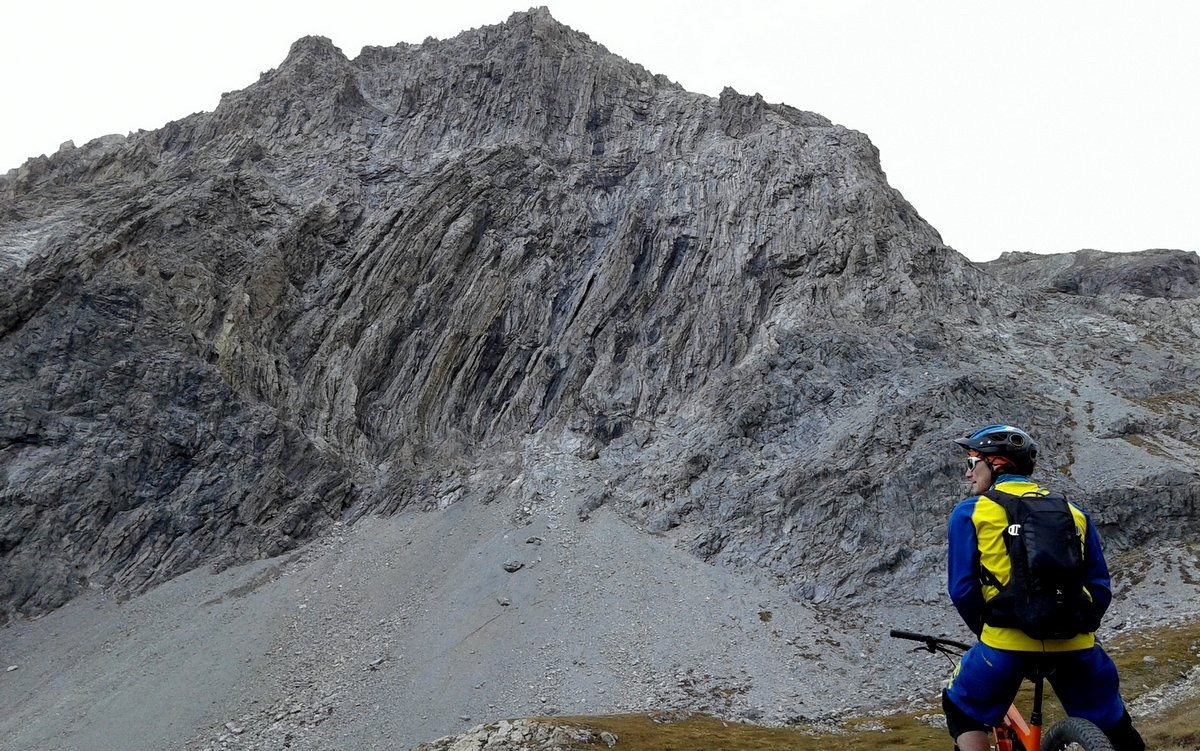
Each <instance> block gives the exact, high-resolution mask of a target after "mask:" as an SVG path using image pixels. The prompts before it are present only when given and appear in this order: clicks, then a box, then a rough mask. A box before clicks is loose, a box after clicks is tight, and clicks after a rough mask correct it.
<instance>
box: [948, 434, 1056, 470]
mask: <svg viewBox="0 0 1200 751" xmlns="http://www.w3.org/2000/svg"><path fill="white" fill-rule="evenodd" d="M954 442H955V443H957V444H958V445H959V446H962V447H963V448H965V449H968V450H970V449H973V450H975V451H978V452H979V453H980V454H983V455H984V456H1007V457H1011V458H1013V459H1016V460H1021V459H1028V460H1029V462H1030V463H1031V464H1032V463H1033V462H1035V461H1037V450H1038V447H1037V442H1036V441H1034V440H1033V438H1031V437H1030V436H1029V434H1028V433H1026V432H1025V431H1024V430H1021V429H1020V428H1014V427H1013V426H1011V425H988V426H987V427H986V428H980V429H979V430H976V431H975V432H974V433H971V434H970V435H968V436H965V437H963V438H956V439H955V440H954Z"/></svg>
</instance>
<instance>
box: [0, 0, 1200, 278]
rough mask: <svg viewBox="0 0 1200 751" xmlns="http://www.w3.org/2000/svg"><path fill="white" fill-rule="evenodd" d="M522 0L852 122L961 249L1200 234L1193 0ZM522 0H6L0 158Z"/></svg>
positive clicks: (196, 102) (741, 87)
mask: <svg viewBox="0 0 1200 751" xmlns="http://www.w3.org/2000/svg"><path fill="white" fill-rule="evenodd" d="M525 2H528V3H530V4H532V3H533V2H545V3H546V4H547V5H548V6H549V8H550V11H551V13H553V14H554V16H555V17H556V18H557V19H558V20H559V21H562V22H563V23H565V24H567V25H569V26H572V27H573V28H576V29H578V30H580V31H583V32H585V33H587V34H588V35H589V36H591V38H592V39H594V40H595V41H597V42H600V43H601V44H603V45H605V46H606V47H608V49H609V50H611V51H613V52H615V53H617V54H619V55H621V56H623V57H625V58H628V59H630V60H632V61H634V62H637V63H641V64H642V65H644V66H645V67H646V68H648V69H649V70H651V71H653V72H655V73H663V74H666V75H667V76H669V77H670V78H671V79H673V80H675V81H678V82H679V83H680V84H682V85H683V86H684V87H686V88H688V89H690V90H692V91H699V92H703V93H706V94H711V95H717V94H718V93H720V91H721V89H722V87H724V86H726V85H730V86H733V87H734V88H736V89H737V90H738V91H740V92H742V93H744V94H753V93H755V92H758V93H761V94H762V95H763V96H764V97H765V98H766V99H767V100H768V101H772V102H786V103H787V104H790V105H792V106H795V107H798V108H800V109H805V110H811V111H814V112H819V113H821V114H823V115H825V116H826V117H829V118H830V119H832V120H833V121H835V122H838V123H841V124H843V125H847V126H849V127H851V128H855V129H856V130H861V131H863V132H865V133H866V134H867V135H868V136H870V138H871V140H872V141H873V142H874V143H875V145H876V146H877V147H878V148H879V150H880V152H881V155H882V162H883V168H884V170H886V172H887V174H888V179H889V181H890V182H891V184H892V185H893V186H895V187H897V188H898V189H899V190H900V191H901V192H902V193H904V195H905V197H907V198H908V200H909V201H910V202H911V203H912V204H913V205H914V206H915V207H916V208H917V210H918V211H919V212H920V213H921V215H922V216H924V217H925V219H927V220H928V221H929V222H930V223H931V224H933V225H934V226H935V227H936V228H937V229H938V230H939V231H940V232H941V233H942V237H943V239H944V240H945V241H946V242H947V243H948V244H949V245H952V246H953V247H955V248H957V249H958V250H959V251H961V252H962V253H964V254H966V255H967V256H968V257H970V258H973V259H976V260H986V259H990V258H994V257H996V256H997V255H999V254H1000V253H1001V252H1003V251H1007V250H1029V251H1037V252H1065V251H1071V250H1077V249H1079V248H1098V249H1101V250H1113V251H1128V250H1141V249H1145V248H1163V247H1167V248H1183V249H1186V250H1198V249H1200V207H1198V206H1197V199H1198V198H1200V190H1198V189H1197V181H1198V180H1200V145H1198V144H1197V134H1200V95H1198V93H1197V92H1200V2H1184V1H1150V2H1142V3H1135V2H1128V1H1126V2H1107V1H1101V0H1096V1H1093V2H1074V1H1068V0H1054V1H1053V2H1046V1H1045V0H1041V1H1038V2H1026V1H1024V0H1006V1H1005V2H973V1H971V0H939V1H937V2H933V1H932V0H929V1H916V0H904V1H903V2H901V1H900V0H873V1H869V2H868V1H866V0H820V1H816V0H813V1H811V2H805V1H803V0H792V1H791V2H772V1H768V0H762V1H760V2H749V1H743V2H733V1H732V0H727V1H726V2H705V1H703V0H690V1H688V2H677V1H672V0H636V1H625V0H608V1H607V2H596V1H595V0H525ZM525 2H518V0H507V1H505V0H432V1H430V0H423V1H422V2H404V1H402V0H390V1H388V2H368V1H367V0H361V1H360V0H339V1H338V2H336V3H333V2H307V1H305V0H292V1H291V2H276V1H273V0H272V1H263V2H255V0H240V1H239V2H230V1H228V0H208V2H205V3H174V2H170V1H169V0H159V2H145V1H142V0H124V1H122V0H108V1H107V2H86V3H85V2H63V1H62V0H41V2H38V3H33V2H22V3H20V5H19V6H18V7H14V5H16V4H15V3H14V2H12V0H4V2H3V5H2V6H0V29H3V38H2V41H0V81H2V82H3V99H2V101H3V102H4V117H3V118H0V171H3V170H7V169H9V168H11V167H16V166H18V165H20V164H21V163H22V162H24V161H25V159H27V158H28V157H31V156H36V155H38V154H43V153H52V152H54V151H55V150H56V149H57V148H58V145H59V144H60V143H62V142H63V141H66V140H68V139H72V140H74V141H75V143H76V144H79V145H82V144H83V143H85V142H86V141H88V140H90V139H92V138H95V137H97V136H101V135H104V134H107V133H126V132H129V131H131V130H137V129H139V128H144V129H153V128H158V127H160V126H162V125H163V124H165V123H166V122H168V121H170V120H174V119H178V118H180V117H183V116H185V115H188V114H190V113H192V112H196V111H200V110H211V109H212V108H213V107H215V106H216V104H217V101H218V99H219V98H220V95H221V93H222V92H225V91H232V90H236V89H240V88H243V87H245V86H247V85H249V84H250V83H252V82H254V81H255V80H256V79H257V78H258V75H259V73H261V72H262V71H266V70H269V69H271V68H273V67H275V66H277V65H278V64H279V63H280V62H282V60H283V58H284V57H285V56H286V54H287V51H288V47H289V46H290V45H291V43H292V42H293V41H294V40H296V39H297V38H299V37H301V36H303V35H305V34H322V35H324V36H328V37H330V38H331V39H332V40H333V41H334V43H335V44H337V45H338V46H339V47H341V48H342V51H343V52H345V53H346V54H347V55H348V56H350V57H355V56H356V55H357V54H358V52H359V50H360V48H361V47H362V46H363V45H364V44H374V45H392V44H395V43H397V42H401V41H404V42H420V41H422V40H423V39H425V38H426V37H429V36H434V37H438V38H444V37H448V36H453V35H455V34H457V33H458V32H460V31H463V30H465V29H468V28H472V27H475V26H481V25H485V24H493V23H498V22H501V21H503V20H504V19H506V18H507V17H508V15H509V14H510V13H511V12H512V11H515V10H525V9H527V8H528V7H529V6H528V5H527V4H525Z"/></svg>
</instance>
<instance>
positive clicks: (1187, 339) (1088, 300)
mask: <svg viewBox="0 0 1200 751" xmlns="http://www.w3.org/2000/svg"><path fill="white" fill-rule="evenodd" d="M1146 258H1149V257H1146ZM1154 258H1158V257H1157V256H1155V257H1154ZM1076 259H1077V260H1076V261H1075V262H1073V265H1072V266H1071V273H1072V274H1075V277H1072V278H1076V277H1077V281H1075V282H1071V288H1070V290H1063V289H1062V286H1061V284H1060V283H1059V282H1058V281H1055V282H1054V283H1053V284H1050V285H1049V286H1047V285H1045V284H1042V283H1040V282H1038V281H1036V280H1041V279H1044V278H1049V277H1050V276H1052V274H1051V273H1050V272H1049V271H1047V272H1040V271H1036V270H1034V269H1038V268H1042V267H1043V265H1044V264H1056V263H1058V262H1057V261H1045V262H1043V261H1041V260H1039V259H1034V258H1021V259H1020V263H1019V265H1018V263H1017V261H1015V260H1009V261H1004V262H998V263H997V264H996V265H986V266H976V265H973V264H971V263H969V262H968V261H967V260H966V259H964V258H963V257H962V256H960V255H959V254H958V253H956V252H955V251H954V250H953V249H951V248H948V247H946V246H945V245H944V244H943V243H942V242H941V240H940V237H939V235H938V233H937V232H936V231H935V230H934V229H933V228H932V227H930V226H929V225H928V224H927V223H926V222H925V221H923V220H922V219H921V217H920V216H919V215H918V213H917V212H916V211H915V210H914V209H913V207H912V206H910V205H909V204H908V203H907V202H906V201H905V200H904V198H903V197H902V196H901V195H900V194H899V193H898V192H897V191H895V190H894V189H892V188H891V187H889V185H888V184H887V182H886V179H885V177H884V175H883V173H882V171H881V170H880V167H879V161H878V155H877V153H876V150H875V149H874V147H873V146H872V145H871V143H870V142H869V141H868V139H867V138H866V136H864V135H862V134H861V133H858V132H855V131H853V130H850V129H847V128H845V127H842V126H839V125H835V124H833V123H830V122H829V121H828V120H826V119H825V118H823V117H821V116H819V115H815V114H813V113H809V112H804V111H801V110H798V109H795V108H792V107H790V106H786V105H782V104H772V103H768V102H765V101H764V100H763V99H762V98H761V97H759V96H744V95H742V94H739V93H737V92H735V91H733V90H732V89H726V90H725V91H724V92H722V94H721V96H720V97H719V98H715V99H714V98H712V97H707V96H703V95H699V94H693V93H689V92H687V91H684V90H683V89H681V88H680V87H679V86H678V85H676V84H674V83H672V82H671V81H669V80H667V79H666V78H664V77H662V76H656V75H653V74H651V73H649V72H648V71H646V70H645V69H643V68H642V67H640V66H638V65H635V64H632V63H630V62H628V61H626V60H623V59H621V58H619V57H617V56H615V55H613V54H611V53H609V52H608V51H607V50H605V49H604V48H603V47H602V46H600V45H598V44H596V43H594V42H592V41H591V40H590V39H589V38H588V37H587V36H585V35H583V34H580V33H578V32H576V31H573V30H571V29H569V28H567V27H565V26H563V25H561V24H559V23H558V22H556V21H555V20H554V19H553V18H552V17H551V16H550V15H549V13H548V12H547V11H546V10H545V9H537V10H531V11H529V12H527V13H517V14H514V15H513V16H512V17H511V18H510V19H509V20H508V21H507V22H506V23H504V24H501V25H497V26H490V27H484V28H480V29H475V30H472V31H468V32H465V33H463V34H461V35H459V36H457V37H455V38H453V39H448V40H440V41H439V40H429V41H427V42H426V43H424V44H422V45H407V44H401V45H398V46H396V47H391V48H382V47H370V48H366V49H364V50H363V52H362V54H361V55H360V56H359V57H358V58H356V59H354V60H349V59H347V58H346V57H345V56H344V55H343V54H342V53H341V51H340V50H338V49H337V48H336V47H335V46H334V45H333V44H332V43H331V42H330V41H329V40H328V39H325V38H323V37H306V38H304V39H301V40H299V41H297V42H296V43H295V44H294V45H293V46H292V49H291V51H290V52H289V54H288V56H287V59H286V60H285V61H284V62H283V63H282V64H281V65H280V67H279V68H277V69H275V70H273V71H270V72H268V73H266V74H264V75H263V76H262V77H261V79H260V80H259V81H258V82H256V83H255V84H253V85H251V86H249V87H248V88H246V89H245V90H242V91H237V92H232V93H229V94H227V95H225V96H224V97H223V98H222V100H221V103H220V105H219V106H218V107H217V108H216V110H215V111H213V112H210V113H200V114H195V115H191V116H189V117H187V118H184V119H182V120H179V121H176V122H173V123H170V124H168V125H167V126H165V127H164V128H161V129H159V130H156V131H151V132H140V133H137V134H133V135H131V136H129V137H128V138H108V139H101V140H98V141H95V142H92V143H90V144H87V145H85V146H84V147H82V148H77V149H76V148H64V149H63V150H61V151H60V152H58V153H56V154H55V155H53V156H51V157H48V158H39V159H33V160H30V161H29V162H27V163H26V164H25V165H24V166H22V167H21V168H20V169H18V170H14V171H10V172H9V173H8V174H7V176H5V177H3V178H0V263H3V265H4V266H5V268H6V271H5V275H6V283H5V285H4V286H3V288H2V289H0V337H2V338H0V348H2V349H3V359H2V361H0V362H2V363H3V365H2V366H0V404H2V405H3V407H2V409H0V467H2V469H3V478H4V483H5V485H4V495H3V499H4V500H3V503H2V504H0V560H2V562H3V569H2V571H3V573H2V574H0V613H3V614H4V617H11V616H12V615H14V614H16V613H25V614H36V613H40V612H44V611H46V610H47V609H50V608H54V607H56V606H58V605H61V604H62V603H64V602H66V601H68V600H69V599H70V598H71V597H73V596H75V595H76V594H78V593H80V592H82V591H84V590H85V589H86V588H88V587H108V588H113V589H114V591H118V592H136V591H141V590H144V589H145V588H146V587H148V586H150V585H153V584H156V583H159V582H163V581H166V580H168V579H170V578H171V577H174V576H176V575H178V574H180V573H182V572H185V571H188V570H190V569H193V568H195V567H197V566H200V565H202V564H215V565H217V566H218V567H219V566H224V565H228V564H230V563H234V562H240V561H246V560H251V559H256V558H261V557H267V556H274V555H278V554H280V553H282V552H284V551H288V550H291V549H293V548H295V547H296V546H297V545H299V544H300V543H301V542H303V541H305V540H308V539H310V538H312V537H313V536H314V535H318V534H319V533H321V532H322V531H325V530H328V529H330V528H331V525H333V524H334V523H339V522H353V521H355V520H358V519H361V518H363V517H364V516H366V515H371V514H375V513H392V512H395V511H397V510H399V509H405V508H429V509H439V508H441V509H445V508H447V507H448V506H450V505H454V504H459V503H466V504H480V503H488V502H492V501H495V500H496V499H497V498H508V499H516V500H515V501H514V502H525V501H528V502H529V503H534V502H535V501H536V495H537V493H536V491H535V490H534V488H536V487H537V483H538V477H539V476H540V475H541V474H544V473H546V472H555V473H558V472H567V473H568V474H569V475H572V476H575V477H577V478H578V480H579V486H580V488H581V491H580V493H579V496H578V497H577V498H576V499H575V501H574V503H575V505H576V506H577V507H578V510H579V514H580V515H581V516H583V517H586V516H587V515H588V514H589V513H591V512H593V511H595V509H597V508H599V507H600V506H605V505H606V506H611V507H612V508H613V509H614V510H616V511H618V512H619V513H620V514H622V515H623V516H624V517H625V518H628V519H631V520H633V521H634V523H636V524H637V525H639V526H640V527H642V528H644V529H647V530H650V531H653V532H656V533H661V534H667V535H670V536H671V537H672V539H674V540H676V541H677V542H678V543H679V544H680V545H682V546H684V547H685V548H686V549H688V550H690V551H692V552H693V553H694V554H696V555H698V556H701V557H702V558H704V559H706V560H710V561H715V562H721V563H724V564H727V565H730V566H732V567H734V568H737V569H747V570H757V571H761V572H764V573H767V574H769V575H771V576H776V577H779V579H780V580H781V581H784V582H786V583H787V586H788V587H789V588H790V590H789V591H790V592H791V594H792V595H793V596H795V597H798V598H806V599H811V600H815V601H818V602H846V603H850V602H856V601H861V600H863V599H864V598H865V599H871V598H873V597H875V596H876V593H878V592H879V591H881V590H882V589H886V588H889V587H890V586H891V585H892V584H893V583H894V582H897V581H905V582H912V581H919V582H921V584H920V585H919V587H917V589H918V590H919V592H921V593H925V594H921V595H920V596H926V594H927V593H929V592H931V591H934V590H935V589H936V586H937V585H936V581H937V573H936V571H937V550H938V545H939V540H940V536H941V532H940V521H939V519H940V516H941V515H942V512H943V510H944V508H945V504H946V502H947V499H948V498H951V497H953V496H954V495H955V494H956V493H957V492H958V491H957V489H956V483H955V474H956V473H955V472H954V471H953V467H954V465H955V461H956V456H955V455H954V454H953V452H952V451H949V450H948V449H947V448H946V446H947V443H946V442H947V440H948V439H949V438H950V437H952V436H955V435H958V434H961V433H962V432H963V431H965V430H966V429H967V428H968V427H970V426H972V425H976V424H982V423H986V422H994V421H996V420H999V419H1003V420H1006V421H1011V422H1016V423H1020V424H1023V425H1027V426H1029V427H1030V429H1031V430H1033V431H1034V432H1036V433H1037V434H1038V436H1039V439H1040V440H1041V441H1043V442H1044V444H1045V445H1046V447H1047V451H1046V452H1045V455H1046V463H1045V467H1044V471H1045V472H1046V474H1047V475H1048V476H1049V479H1051V480H1052V481H1055V482H1059V483H1061V484H1064V485H1065V486H1066V487H1067V488H1068V489H1076V488H1081V487H1082V488H1089V489H1094V493H1093V501H1092V505H1093V507H1094V508H1096V510H1097V513H1098V517H1099V520H1100V523H1101V525H1102V526H1103V525H1105V524H1107V525H1109V529H1110V531H1112V532H1113V536H1114V537H1115V538H1116V540H1117V541H1118V542H1127V543H1132V542H1136V541H1141V540H1146V539H1149V538H1154V537H1157V536H1161V535H1163V534H1167V533H1168V529H1170V528H1174V529H1179V528H1180V527H1181V526H1186V525H1180V524H1178V523H1177V522H1176V523H1173V524H1171V525H1168V524H1166V523H1165V520H1166V519H1167V518H1171V519H1176V520H1178V518H1179V517H1180V516H1181V515H1182V516H1183V517H1185V518H1186V519H1190V520H1193V521H1194V520H1195V513H1196V512H1195V510H1196V503H1195V501H1196V497H1197V489H1198V488H1200V481H1198V479H1197V476H1196V472H1195V470H1194V469H1193V468H1194V467H1195V466H1197V462H1195V461H1190V460H1189V461H1187V462H1185V463H1183V464H1182V465H1181V463H1180V459H1181V458H1184V457H1188V458H1190V459H1195V458H1197V456H1196V454H1197V433H1196V428H1195V425H1196V420H1195V416H1196V412H1197V409H1198V405H1200V399H1198V396H1197V390H1196V385H1195V384H1196V383H1197V382H1198V379H1197V365H1196V364H1195V363H1197V362H1200V357H1197V335H1198V333H1200V332H1197V331H1196V329H1195V323H1194V322H1195V320H1197V316H1196V312H1197V311H1196V305H1197V303H1196V295H1195V285H1194V284H1193V283H1191V282H1189V283H1187V284H1182V285H1180V284H1166V285H1165V286H1164V285H1162V284H1140V285H1134V286H1132V287H1131V286H1121V285H1118V286H1116V287H1114V286H1113V285H1111V284H1108V283H1101V284H1091V283H1089V282H1088V278H1089V275H1090V274H1091V273H1092V272H1093V270H1096V269H1100V268H1103V270H1104V271H1103V273H1104V274H1105V275H1106V277H1105V278H1109V277H1111V276H1112V275H1113V274H1114V273H1118V272H1114V271H1113V269H1114V268H1117V269H1119V268H1121V267H1123V266H1124V265H1125V264H1126V263H1128V264H1137V268H1138V269H1139V271H1138V273H1139V274H1142V273H1145V274H1149V275H1151V276H1154V275H1156V274H1159V273H1170V272H1168V271H1162V272H1160V271H1157V270H1156V269H1159V268H1160V267H1159V266H1155V263H1157V261H1152V260H1147V261H1143V260H1140V257H1138V256H1129V257H1127V258H1126V257H1122V258H1118V259H1110V258H1105V259H1099V260H1097V259H1096V258H1095V257H1093V256H1087V255H1079V256H1077V257H1076ZM1182 262H1183V263H1185V264H1186V263H1191V262H1192V261H1186V260H1185V261H1182ZM1018 268H1020V269H1021V271H1020V273H1017V272H1016V269H1018ZM1045 268H1049V266H1045ZM1055 268H1058V266H1055ZM1163 268H1166V267H1163ZM1170 268H1175V267H1174V266H1171V267H1170ZM1010 272H1011V273H1010ZM1053 278H1054V279H1061V278H1062V277H1061V275H1060V276H1054V277H1053ZM1030 280H1034V281H1035V283H1033V284H1030V283H1029V282H1030ZM1162 289H1170V290H1171V291H1172V292H1171V294H1170V295H1166V296H1160V295H1158V292H1159V291H1160V290H1162ZM1064 291H1069V292H1070V293H1071V294H1064ZM560 455H561V456H569V457H573V460H572V462H571V463H570V466H569V467H568V468H566V469H564V468H563V467H562V466H561V465H559V464H556V463H554V462H550V461H548V460H547V457H552V456H560ZM1131 498H1132V499H1135V500H1133V501H1130V500H1129V499H1131ZM883 519H886V520H887V523H886V524H881V523H880V521H881V520H883Z"/></svg>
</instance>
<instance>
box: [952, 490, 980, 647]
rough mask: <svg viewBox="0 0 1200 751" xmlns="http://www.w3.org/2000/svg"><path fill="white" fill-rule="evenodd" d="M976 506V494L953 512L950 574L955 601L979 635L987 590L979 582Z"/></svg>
mask: <svg viewBox="0 0 1200 751" xmlns="http://www.w3.org/2000/svg"><path fill="white" fill-rule="evenodd" d="M974 509H975V499H973V498H972V499H968V500H965V501H963V502H961V503H959V504H958V505H957V506H955V507H954V512H953V513H951V514H950V529H949V531H948V538H949V554H948V555H947V559H946V560H947V564H946V575H947V591H948V592H949V594H950V600H951V602H953V603H954V607H955V608H956V609H957V610H958V614H959V615H960V616H962V619H963V621H964V622H965V623H966V624H967V627H968V628H970V629H971V631H972V632H974V633H975V634H977V635H978V634H979V633H981V632H982V631H983V590H982V589H981V587H980V586H979V542H978V539H977V538H976V535H975V523H974V521H972V519H971V517H972V514H973V513H974Z"/></svg>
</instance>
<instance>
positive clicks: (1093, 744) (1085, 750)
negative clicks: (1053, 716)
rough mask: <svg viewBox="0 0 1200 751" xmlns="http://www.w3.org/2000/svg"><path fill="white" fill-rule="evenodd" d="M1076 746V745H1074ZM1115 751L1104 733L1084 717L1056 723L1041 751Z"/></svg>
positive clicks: (1044, 739)
mask: <svg viewBox="0 0 1200 751" xmlns="http://www.w3.org/2000/svg"><path fill="white" fill-rule="evenodd" d="M1072 744H1074V745H1072ZM1072 748H1075V749H1079V751H1113V746H1112V742H1110V741H1109V740H1108V736H1107V735H1105V734H1104V731H1103V730H1101V729H1100V728H1098V727H1096V726H1095V725H1093V724H1092V723H1090V722H1088V721H1087V720H1085V719H1083V718H1082V717H1068V718H1067V719H1065V720H1063V721H1062V722H1057V723H1055V724H1054V725H1053V726H1052V727H1051V728H1050V731H1049V732H1047V733H1046V736H1045V737H1044V738H1043V739H1042V748H1041V751H1064V750H1065V749H1072Z"/></svg>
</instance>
